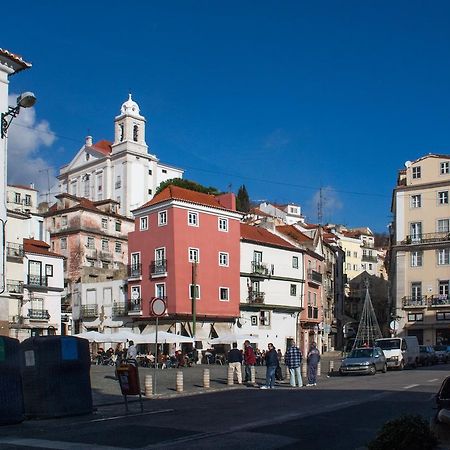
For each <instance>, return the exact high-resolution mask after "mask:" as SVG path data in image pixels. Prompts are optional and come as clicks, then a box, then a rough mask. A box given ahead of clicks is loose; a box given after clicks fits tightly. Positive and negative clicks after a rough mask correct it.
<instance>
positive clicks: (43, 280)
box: [27, 275, 48, 287]
mask: <svg viewBox="0 0 450 450" xmlns="http://www.w3.org/2000/svg"><path fill="white" fill-rule="evenodd" d="M47 281H48V280H47V277H44V276H41V275H27V285H28V286H32V287H47Z"/></svg>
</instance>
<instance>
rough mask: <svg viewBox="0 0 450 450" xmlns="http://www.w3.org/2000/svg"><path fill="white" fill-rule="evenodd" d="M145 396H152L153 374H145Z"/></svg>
mask: <svg viewBox="0 0 450 450" xmlns="http://www.w3.org/2000/svg"><path fill="white" fill-rule="evenodd" d="M144 386H145V396H146V397H147V398H151V397H152V395H153V377H152V376H151V375H145V384H144Z"/></svg>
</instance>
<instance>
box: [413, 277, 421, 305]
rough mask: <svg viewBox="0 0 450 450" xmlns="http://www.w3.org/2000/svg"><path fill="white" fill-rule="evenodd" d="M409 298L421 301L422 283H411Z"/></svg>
mask: <svg viewBox="0 0 450 450" xmlns="http://www.w3.org/2000/svg"><path fill="white" fill-rule="evenodd" d="M411 297H412V298H413V299H414V300H422V283H421V282H420V281H419V282H413V283H411Z"/></svg>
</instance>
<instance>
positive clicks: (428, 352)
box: [419, 345, 438, 366]
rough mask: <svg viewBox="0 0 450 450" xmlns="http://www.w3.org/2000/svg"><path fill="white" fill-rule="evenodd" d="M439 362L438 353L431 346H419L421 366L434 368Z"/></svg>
mask: <svg viewBox="0 0 450 450" xmlns="http://www.w3.org/2000/svg"><path fill="white" fill-rule="evenodd" d="M437 362H438V360H437V356H436V352H435V351H434V348H433V347H432V346H431V345H419V364H420V365H421V366H432V365H434V364H437Z"/></svg>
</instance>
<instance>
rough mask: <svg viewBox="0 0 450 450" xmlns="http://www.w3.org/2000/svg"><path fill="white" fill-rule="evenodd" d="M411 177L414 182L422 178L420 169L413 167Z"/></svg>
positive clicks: (419, 167)
mask: <svg viewBox="0 0 450 450" xmlns="http://www.w3.org/2000/svg"><path fill="white" fill-rule="evenodd" d="M411 173H412V177H413V179H414V180H418V179H419V178H422V168H421V166H414V167H413V168H412V171H411Z"/></svg>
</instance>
